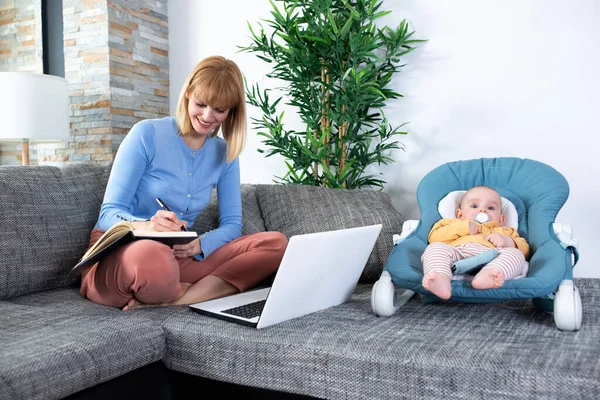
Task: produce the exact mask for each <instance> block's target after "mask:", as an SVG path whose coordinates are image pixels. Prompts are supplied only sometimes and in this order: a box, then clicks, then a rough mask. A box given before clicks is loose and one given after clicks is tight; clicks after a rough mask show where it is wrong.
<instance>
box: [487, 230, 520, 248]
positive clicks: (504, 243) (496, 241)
mask: <svg viewBox="0 0 600 400" xmlns="http://www.w3.org/2000/svg"><path fill="white" fill-rule="evenodd" d="M485 240H487V241H488V242H490V243H491V244H493V245H494V246H496V247H517V245H516V244H515V241H514V240H512V238H511V237H510V236H506V235H503V234H501V233H498V232H494V233H492V234H490V235H487V236H486V237H485Z"/></svg>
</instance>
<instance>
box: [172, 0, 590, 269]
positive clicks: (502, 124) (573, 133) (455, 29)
mask: <svg viewBox="0 0 600 400" xmlns="http://www.w3.org/2000/svg"><path fill="white" fill-rule="evenodd" d="M383 9H386V10H391V11H392V13H391V14H390V15H389V16H387V17H386V19H385V20H382V23H383V24H386V25H388V26H392V27H395V26H396V25H397V24H398V23H400V21H401V20H402V19H404V18H406V19H407V20H408V21H409V22H410V23H411V26H412V28H413V29H414V30H415V31H416V37H419V38H426V39H428V42H427V43H425V44H422V45H420V46H419V49H417V50H415V51H414V52H413V53H412V54H410V55H409V56H408V57H406V58H405V59H404V61H405V62H408V65H407V66H406V67H405V68H404V69H403V70H402V72H401V73H399V74H398V75H397V78H396V80H395V81H394V85H395V89H396V90H398V91H399V92H400V93H402V94H403V95H404V96H405V97H404V98H403V99H399V100H396V101H394V102H393V103H389V106H388V108H387V109H386V113H387V115H388V117H389V118H390V121H391V123H392V124H395V125H397V124H400V123H403V122H406V121H410V124H409V125H408V129H409V135H407V136H406V137H404V138H403V139H402V142H403V143H404V145H405V151H403V152H402V151H400V152H398V153H397V154H396V160H397V162H396V163H394V164H393V165H390V166H386V167H384V168H382V172H383V173H384V179H385V180H386V181H387V182H388V184H387V186H386V189H385V191H386V192H388V193H390V195H391V196H392V198H393V199H394V204H395V206H396V208H397V209H398V210H399V211H400V212H402V213H403V214H404V215H405V216H406V217H407V218H415V219H417V218H418V217H419V210H418V207H417V205H416V199H415V190H416V187H417V184H418V183H419V181H420V180H421V178H422V177H423V176H424V175H425V174H426V173H427V172H429V171H430V170H431V169H433V168H435V167H436V166H438V165H440V164H442V163H445V162H447V161H455V160H460V159H470V158H479V157H497V156H515V157H525V158H532V159H536V160H539V161H542V162H545V163H547V164H550V165H551V166H553V167H554V168H556V169H557V170H558V171H560V172H562V173H563V174H564V175H565V177H566V178H567V180H568V181H569V183H570V186H571V194H570V197H569V199H568V200H567V203H566V204H565V206H564V207H563V209H562V210H561V212H560V213H559V215H558V218H557V220H558V221H561V222H566V223H569V224H570V225H571V226H572V228H573V230H574V233H575V235H576V237H577V238H578V239H579V250H580V252H581V260H580V262H579V264H578V265H577V267H576V269H575V276H579V277H600V268H597V267H596V265H597V264H598V263H599V261H600V246H598V245H596V243H595V242H596V241H597V240H598V234H597V232H598V228H597V225H598V224H599V223H600V219H599V218H598V211H597V209H598V206H600V185H599V183H598V182H600V178H599V176H600V163H597V162H594V161H595V160H596V159H597V157H599V156H598V151H599V150H600V146H598V143H599V139H598V138H599V133H600V132H599V129H598V124H597V123H596V121H594V117H596V116H597V115H598V114H597V113H600V77H599V74H600V72H599V71H600V47H599V46H598V45H597V43H598V42H599V41H600V24H598V23H597V21H600V3H599V2H597V1H596V0H578V1H575V2H574V1H569V0H504V1H499V0H496V1H491V0H489V1H485V2H483V1H480V0H445V1H442V0H385V1H384V4H383ZM270 10H271V6H270V4H269V2H268V1H266V0H263V1H258V0H253V1H237V0H220V1H219V2H214V1H205V0H200V1H193V0H170V1H169V40H170V56H169V61H170V74H171V110H174V107H175V104H176V102H177V97H178V94H179V90H180V87H181V85H182V83H183V81H184V80H185V77H186V76H187V74H188V73H189V71H190V70H191V69H192V68H193V67H194V66H195V65H196V63H197V62H198V61H200V60H201V59H202V58H204V57H206V56H209V55H213V54H219V55H223V56H225V57H228V58H230V59H232V60H234V61H235V62H237V63H238V65H240V68H241V69H242V71H243V72H244V73H245V75H246V76H247V78H248V80H249V82H259V83H260V84H261V85H262V86H264V87H269V86H270V85H272V82H271V81H270V80H269V79H267V78H266V77H265V74H266V73H268V72H269V71H270V69H269V66H268V64H266V63H264V62H262V61H260V60H259V59H257V58H256V57H255V56H254V55H253V54H249V53H239V52H238V48H237V46H241V45H247V44H249V43H250V40H249V38H248V34H249V32H248V28H247V24H246V23H247V21H250V22H251V23H252V25H253V26H256V23H257V22H258V21H260V20H261V19H262V18H268V17H269V16H270ZM249 114H250V116H255V117H259V116H260V113H259V112H258V111H257V110H255V109H253V108H252V107H251V108H250V109H249ZM296 121H297V119H295V120H290V122H289V123H292V124H293V123H296ZM257 147H261V143H260V140H259V139H258V138H257V137H256V135H255V131H253V130H250V132H249V135H248V142H247V146H246V149H245V150H244V152H243V154H242V155H241V157H240V161H241V168H242V181H243V182H249V183H269V182H272V179H273V175H278V174H283V173H284V171H285V169H284V166H283V164H282V162H281V159H278V158H275V157H273V158H264V156H263V155H261V154H259V153H258V152H257V151H256V148H257Z"/></svg>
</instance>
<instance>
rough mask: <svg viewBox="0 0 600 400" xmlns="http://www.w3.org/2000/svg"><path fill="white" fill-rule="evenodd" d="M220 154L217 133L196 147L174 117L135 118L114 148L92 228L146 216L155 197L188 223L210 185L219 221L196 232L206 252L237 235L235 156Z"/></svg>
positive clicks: (202, 203)
mask: <svg viewBox="0 0 600 400" xmlns="http://www.w3.org/2000/svg"><path fill="white" fill-rule="evenodd" d="M226 156H227V143H226V142H225V140H223V139H222V138H220V137H217V136H215V137H212V138H211V137H210V136H208V137H207V140H206V142H205V143H204V145H203V146H202V147H201V148H200V149H199V150H194V149H192V148H190V147H189V146H188V145H187V144H186V143H185V142H184V141H183V138H182V137H181V135H180V134H179V132H178V129H177V125H176V123H175V118H174V117H165V118H160V119H150V120H144V121H140V122H138V123H136V124H135V125H134V126H133V127H132V128H131V130H130V132H129V134H127V136H126V137H125V139H124V140H123V142H122V143H121V145H120V146H119V150H118V151H117V155H116V157H115V161H114V163H113V166H112V170H111V174H110V178H109V180H108V184H107V187H106V192H105V194H104V201H103V203H102V207H101V209H100V217H99V219H98V222H97V223H96V228H99V229H102V230H104V231H106V230H107V229H108V228H110V227H111V226H112V225H114V224H115V223H117V222H119V221H123V220H128V221H145V220H147V219H149V218H150V217H152V216H153V215H154V214H155V213H156V212H157V211H158V210H159V209H160V206H159V205H158V203H157V202H156V198H157V197H160V198H161V199H162V200H164V202H165V203H166V204H167V205H168V206H169V208H170V209H171V211H174V212H176V213H177V217H178V218H179V219H181V220H184V221H186V222H187V223H188V225H191V224H193V222H194V220H195V218H196V217H197V216H198V214H199V213H200V212H201V211H202V210H203V209H204V208H205V207H206V206H207V205H208V202H209V200H210V195H211V192H212V189H213V188H214V187H216V188H217V193H218V200H219V220H220V221H219V227H218V229H215V230H213V231H210V232H207V233H204V234H203V235H202V238H201V241H202V243H201V247H202V251H203V253H204V257H206V256H208V255H209V254H210V253H212V252H213V251H214V250H215V249H217V248H218V247H220V246H222V245H224V244H226V243H228V242H230V241H232V240H234V239H236V238H238V237H240V236H241V229H242V204H241V194H240V167H239V161H238V159H237V158H236V159H235V160H233V161H231V162H226ZM196 258H197V259H202V257H201V256H200V255H196Z"/></svg>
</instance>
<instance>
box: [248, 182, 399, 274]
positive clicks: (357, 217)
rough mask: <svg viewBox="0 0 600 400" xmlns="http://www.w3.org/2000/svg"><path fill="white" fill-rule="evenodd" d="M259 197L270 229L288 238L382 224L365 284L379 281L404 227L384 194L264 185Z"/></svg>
mask: <svg viewBox="0 0 600 400" xmlns="http://www.w3.org/2000/svg"><path fill="white" fill-rule="evenodd" d="M256 194H257V198H258V203H259V205H260V209H261V212H262V215H263V219H264V221H265V227H266V229H267V230H269V231H279V232H281V233H283V234H284V235H286V236H287V237H288V238H290V237H291V236H293V235H298V234H303V233H312V232H323V231H328V230H336V229H345V228H355V227H358V226H363V225H373V224H382V225H383V228H382V230H381V233H380V234H379V238H378V239H377V241H376V243H375V248H374V249H373V251H372V252H371V255H370V257H369V260H368V262H367V265H366V266H365V269H364V271H363V273H362V275H361V278H360V282H363V283H372V282H375V281H377V279H379V276H380V275H381V271H382V270H383V266H384V264H385V262H386V260H387V257H388V256H389V254H390V252H391V251H392V247H393V235H394V234H396V233H398V234H399V233H400V232H401V230H402V224H403V223H404V218H403V217H402V215H401V214H400V213H399V212H398V211H396V210H395V209H394V207H393V205H392V202H391V198H390V196H389V195H388V194H386V193H383V192H381V191H374V190H356V189H355V190H345V189H331V188H324V187H317V186H304V185H294V184H291V185H274V184H271V185H265V184H263V185H256ZM348 246H352V243H348ZM307 251H310V249H307Z"/></svg>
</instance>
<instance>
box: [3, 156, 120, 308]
mask: <svg viewBox="0 0 600 400" xmlns="http://www.w3.org/2000/svg"><path fill="white" fill-rule="evenodd" d="M109 172H110V171H109V168H108V167H106V166H101V165H95V164H77V165H71V166H68V167H65V168H56V167H35V166H32V167H27V168H23V167H20V166H19V167H11V166H3V167H0V226H1V227H2V228H1V229H0V243H2V245H1V246H0V300H3V299H8V298H11V297H14V296H18V295H21V294H25V293H31V292H34V291H36V290H43V289H52V288H57V287H60V286H63V285H64V279H65V277H66V275H67V273H68V272H69V269H70V267H72V266H73V265H75V264H76V263H77V261H78V260H79V258H80V257H81V255H82V254H83V252H84V251H85V249H86V247H87V244H88V241H89V237H90V231H91V229H92V227H93V226H94V223H95V222H96V219H97V218H98V213H99V211H100V204H101V203H102V197H103V196H104V188H105V186H106V182H107V180H108V174H109Z"/></svg>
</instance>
